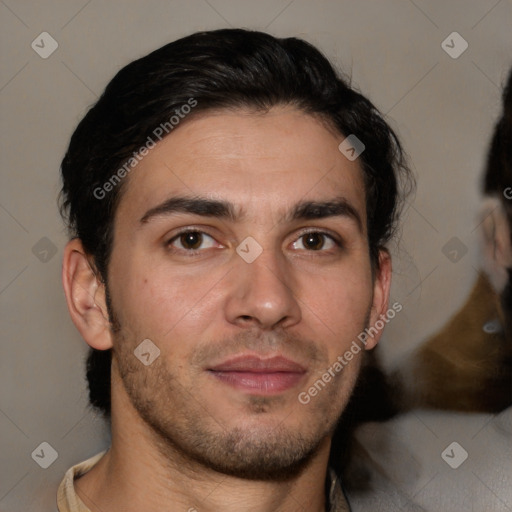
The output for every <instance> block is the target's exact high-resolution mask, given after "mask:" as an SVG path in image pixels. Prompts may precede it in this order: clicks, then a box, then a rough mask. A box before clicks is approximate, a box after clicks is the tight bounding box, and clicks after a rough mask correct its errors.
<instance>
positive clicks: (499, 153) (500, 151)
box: [483, 69, 512, 236]
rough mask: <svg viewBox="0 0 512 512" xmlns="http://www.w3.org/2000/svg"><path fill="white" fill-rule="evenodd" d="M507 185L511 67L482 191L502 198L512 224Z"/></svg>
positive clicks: (511, 180) (511, 144)
mask: <svg viewBox="0 0 512 512" xmlns="http://www.w3.org/2000/svg"><path fill="white" fill-rule="evenodd" d="M508 187H512V69H511V70H510V71H509V75H508V80H507V83H506V85H505V89H504V91H503V113H502V115H501V118H500V119H499V121H498V122H497V123H496V126H495V128H494V133H493V135H492V139H491V145H490V148H489V153H488V155H487V165H486V168H485V173H484V179H483V189H484V193H485V194H488V195H497V196H498V197H500V198H501V199H502V202H503V204H504V206H505V211H506V212H507V216H508V220H509V222H510V225H511V226H512V200H510V199H508V200H506V199H505V196H504V192H505V190H506V189H507V188H508ZM511 236H512V235H511Z"/></svg>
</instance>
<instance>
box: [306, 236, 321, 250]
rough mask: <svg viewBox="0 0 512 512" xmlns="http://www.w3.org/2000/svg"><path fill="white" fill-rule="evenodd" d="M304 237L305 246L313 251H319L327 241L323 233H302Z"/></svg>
mask: <svg viewBox="0 0 512 512" xmlns="http://www.w3.org/2000/svg"><path fill="white" fill-rule="evenodd" d="M302 239H303V244H304V247H306V249H310V250H313V251H318V250H319V249H321V248H322V247H323V246H324V243H325V235H323V234H322V233H306V234H305V235H302Z"/></svg>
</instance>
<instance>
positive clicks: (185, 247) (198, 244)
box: [167, 230, 215, 252]
mask: <svg viewBox="0 0 512 512" xmlns="http://www.w3.org/2000/svg"><path fill="white" fill-rule="evenodd" d="M167 245H168V246H169V247H171V248H172V249H177V250H178V251H182V252H183V251H186V252H193V251H199V250H202V249H210V248H212V247H215V240H214V239H213V238H212V237H211V236H210V235H207V234H206V233H203V232H202V231H192V230H191V231H183V232H182V233H178V234H177V235H176V236H175V237H174V238H172V239H171V240H169V242H167Z"/></svg>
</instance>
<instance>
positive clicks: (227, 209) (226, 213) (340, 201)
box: [139, 196, 363, 232]
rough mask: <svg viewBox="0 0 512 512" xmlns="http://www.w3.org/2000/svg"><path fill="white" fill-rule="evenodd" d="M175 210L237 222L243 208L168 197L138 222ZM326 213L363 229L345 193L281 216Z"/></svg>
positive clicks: (313, 216) (291, 217)
mask: <svg viewBox="0 0 512 512" xmlns="http://www.w3.org/2000/svg"><path fill="white" fill-rule="evenodd" d="M176 213H186V214H192V215H200V216H203V217H216V218H220V219H226V220H230V221H232V222H236V221H237V220H240V219H241V218H242V217H243V214H242V210H241V209H239V208H238V209H237V207H236V206H235V205H234V204H233V203H230V202H228V201H223V200H216V199H208V198H205V197H186V196H178V197H171V198H169V199H167V200H166V201H164V202H163V203H161V204H159V205H157V206H155V207H153V208H151V209H149V210H148V211H147V212H146V213H145V214H144V215H143V216H142V217H141V218H140V221H139V223H140V224H141V225H143V224H147V223H148V222H149V221H150V220H151V219H153V218H155V217H163V216H169V215H173V214H176ZM329 217H345V218H348V219H350V220H352V221H354V222H355V223H356V224H357V227H358V229H359V231H361V232H363V221H362V219H361V216H360V215H359V212H358V211H357V209H356V208H355V207H354V206H353V205H352V204H351V203H350V202H349V201H348V200H347V199H346V198H344V197H341V196H338V197H336V198H334V199H332V200H329V201H301V202H299V203H297V204H296V205H294V207H293V208H292V209H291V211H290V212H288V213H287V214H286V215H285V216H284V219H283V220H285V221H288V222H290V221H294V220H316V219H325V218H329Z"/></svg>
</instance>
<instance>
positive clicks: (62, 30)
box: [0, 0, 512, 511]
mask: <svg viewBox="0 0 512 512" xmlns="http://www.w3.org/2000/svg"><path fill="white" fill-rule="evenodd" d="M0 16H1V21H0V24H1V25H0V38H1V39H0V40H1V48H2V49H1V61H2V75H1V79H0V104H1V110H2V121H1V131H2V138H1V139H2V143H1V144H2V146H1V150H0V154H1V159H2V170H1V189H0V229H1V233H2V244H1V247H0V251H1V253H0V263H1V270H0V303H1V321H2V344H1V355H0V438H1V444H2V446H1V451H0V457H1V460H0V510H2V511H15V510H16V511H22V510H23V511H25V510H34V511H39V510H54V509H55V492H56V488H57V486H58V483H59V482H60V480H61V478H62V477H63V475H64V472H65V471H66V469H68V467H70V466H71V465H73V464H76V463H77V462H79V461H81V460H83V459H85V458H87V457H89V456H92V455H93V454H95V453H97V452H98V451H100V450H101V449H103V448H104V447H106V446H107V444H108V433H107V432H106V431H105V429H104V428H103V426H102V422H101V420H99V419H98V418H97V417H96V416H95V415H94V414H93V413H92V412H90V411H89V410H88V409H87V391H86V385H85V378H84V369H83V360H84V355H85V354H86V348H87V347H86V345H85V343H84V342H83V341H82V340H81V338H80V336H79V335H78V333H77V332H76V331H75V328H74V326H73V324H72V323H71V320H70V319H69V317H68V313H67V309H66V305H65V301H64V295H63V291H62V287H61V281H60V270H61V257H62V250H63V247H64V245H65V242H66V235H65V232H64V229H63V226H62V223H61V221H60V217H59V215H58V212H57V208H56V197H57V193H58V190H59V176H58V170H59V165H60V161H61V159H62V156H63V153H64V151H65V148H66V146H67V143H68V141H69V137H70V135H71V133H72V130H73V129H74V127H75V126H76V124H77V123H78V121H79V120H80V118H81V117H82V116H83V115H84V113H85V112H86V110H87V108H88V107H89V106H90V105H91V104H93V103H94V102H95V101H96V99H97V98H98V96H99V95H100V94H101V92H102V90H103V89H104V87H105V85H106V84H107V82H108V81H109V80H110V79H111V78H112V77H113V75H114V74H115V72H116V71H117V70H119V69H120V68H121V67H122V66H124V65H125V64H127V63H128V62H130V61H132V60H133V59H135V58H137V57H140V56H142V55H144V54H146V53H148V52H149V51H151V50H153V49H156V48H157V47H160V46H162V45H163V44H165V43H167V42H169V41H172V40H174V39H177V38H179V37H181V36H184V35H187V34H189V33H191V32H194V31H197V30H204V29H215V28H222V27H229V26H233V27H246V28H253V29H258V30H265V31H268V32H270V33H272V34H274V35H277V36H299V37H302V38H304V39H306V40H308V41H310V42H312V43H313V44H315V45H318V46H319V47H320V48H321V49H322V50H323V51H324V52H325V53H326V54H327V55H328V57H330V58H331V60H332V61H333V62H334V63H335V65H337V66H338V67H340V68H341V69H343V70H344V71H345V72H346V73H348V74H350V75H351V76H352V79H353V83H354V84H355V85H356V86H357V87H358V88H359V89H360V90H361V91H362V92H363V93H365V94H367V95H368V96H369V97H370V98H371V99H372V101H373V102H374V103H375V104H376V105H377V107H378V108H379V109H380V110H381V111H382V112H384V113H386V114H387V115H388V116H389V119H390V122H391V124H392V126H393V127H394V128H396V129H397V131H398V132H399V134H400V136H401V138H402V141H403V143H404V146H405V148H406V150H407V152H408V153H409V155H410V159H411V162H412V165H413V168H414V170H415V173H416V176H417V179H418V189H417V193H416V195H415V197H411V198H410V201H409V204H408V205H407V209H406V213H405V217H404V220H405V221H404V228H403V233H402V236H401V237H400V240H399V245H398V247H395V248H394V252H395V253H396V254H395V270H396V273H395V281H394V286H393V293H392V295H393V300H399V301H400V302H401V303H402V304H403V305H404V310H403V311H402V312H401V313H400V314H399V315H397V317H396V318H395V319H394V320H393V321H392V322H391V323H390V324H389V326H388V328H387V332H386V335H385V339H384V345H385V362H386V365H388V366H391V365H393V364H394V363H395V362H396V361H398V360H399V359H400V358H401V357H402V356H403V355H404V354H406V353H407V351H409V350H410V349H411V348H413V347H415V346H417V344H418V343H420V342H421V341H422V340H424V339H425V338H426V337H427V336H428V335H429V334H431V333H433V332H434V331H435V330H436V329H437V328H439V327H440V326H441V325H442V324H443V323H444V322H445V321H446V320H447V319H448V318H449V316H450V315H451V314H452V313H453V312H454V311H455V310H456V309H457V307H458V306H460V305H461V303H462V301H463V300H464V298H465V296H466V295H467V293H468V291H469V290H470V288H471V286H472V284H473V282H474V280H475V277H476V269H477V268H478V266H479V254H478V252H479V251H478V230H477V229H475V228H476V226H477V223H478V222H477V213H478V210H479V205H480V201H481V198H480V194H479V179H480V175H481V172H482V168H483V162H484V156H485V152H486V149H487V146H488V141H489V138H490V134H491V131H492V127H493V124H494V122H495V120H496V118H497V116H498V113H499V111H500V95H501V86H502V84H503V83H504V80H505V78H506V74H507V70H508V68H509V67H510V65H512V30H511V28H512V3H511V2H510V0H501V1H497V0H478V1H476V0H472V1H467V0H458V1H452V2H446V1H443V0H433V1H426V0H415V1H414V2H413V1H406V0H400V1H399V0H385V1H382V0H362V1H329V0H325V1H317V2H313V1H307V0H292V1H290V0H271V1H270V0H264V1H259V2H249V1H236V2H235V1H232V0H208V1H206V0H191V1H163V0H151V1H147V2H142V1H140V0H139V1H137V0H130V1H124V2H114V1H109V2H100V1H99V0H91V1H89V2H87V1H84V0H76V1H75V0H73V1H65V2H64V1H63V0H60V1H57V0H54V1H46V2H37V1H36V0H25V1H24V0H18V1H16V0H2V1H0ZM44 31H46V32H48V33H49V34H51V36H52V37H53V38H54V39H55V40H56V41H57V43H58V48H57V50H56V51H55V52H54V53H53V54H52V55H50V56H49V57H48V58H47V59H43V58H41V57H40V56H39V55H38V54H37V53H36V51H34V50H33V49H32V47H31V43H32V41H34V40H36V38H38V36H39V34H41V33H42V32H44ZM454 31H456V32H458V33H460V34H461V35H462V37H463V38H464V39H465V40H466V41H467V43H468V44H469V46H468V49H467V50H466V51H465V52H464V53H462V55H460V56H459V57H458V58H457V59H453V58H451V57H450V56H449V55H448V54H447V53H446V52H445V51H444V50H443V48H442V47H441V43H442V41H443V40H445V39H446V38H447V36H448V35H449V34H451V33H452V32H454ZM37 41H40V39H39V38H38V39H37V40H36V42H37ZM46 48H48V46H46ZM452 237H457V238H458V239H459V240H460V242H461V243H462V244H464V246H465V247H467V249H468V252H467V254H465V255H464V256H463V257H462V258H461V259H460V260H459V261H457V262H455V263H454V262H452V261H450V260H449V259H448V258H447V257H446V256H445V254H444V253H443V252H442V249H443V247H444V246H445V244H446V243H447V242H448V241H449V240H450V239H451V238H452ZM41 239H43V240H41ZM54 252H55V254H54ZM470 420H471V421H472V422H473V423H472V425H473V427H471V428H472V429H473V430H471V428H469V427H467V425H468V424H469V423H471V421H468V420H467V418H466V417H465V416H464V417H461V416H459V415H436V414H432V413H417V414H415V415H413V416H409V417H407V418H405V419H404V420H403V422H402V424H401V426H399V427H397V428H402V429H404V432H410V435H411V436H412V438H411V439H413V438H414V435H418V436H419V437H420V438H421V439H420V440H419V441H418V443H419V444H421V445H422V446H423V452H422V454H421V459H420V460H419V461H418V460H417V459H418V457H419V456H418V455H414V454H412V455H410V450H412V449H413V448H411V446H412V447H414V445H415V443H414V442H411V446H409V447H408V448H407V450H409V451H408V453H407V454H406V457H407V456H411V457H412V458H414V459H415V460H416V462H417V463H418V464H419V465H420V467H421V471H420V473H421V475H420V476H421V478H419V479H416V480H413V481H411V479H410V478H409V479H408V481H406V482H405V481H404V483H403V486H404V487H403V490H404V492H405V493H408V494H409V495H414V494H415V495H416V496H417V499H418V500H419V501H421V502H422V504H423V505H424V506H425V507H427V508H429V507H432V505H429V504H430V503H431V502H430V501H429V499H430V498H431V497H432V495H434V494H436V493H437V494H439V493H444V492H446V493H450V492H452V493H453V486H457V485H458V486H459V487H458V491H457V492H458V493H459V494H460V496H463V495H466V494H468V493H469V495H471V493H474V494H475V496H476V498H474V499H470V501H469V505H470V506H471V507H473V506H475V507H476V508H471V509H472V510H484V509H485V508H482V509H480V508H478V505H475V503H477V502H478V499H481V503H491V504H492V507H491V508H487V510H512V499H511V497H510V496H509V495H508V496H505V495H500V491H499V490H496V489H493V486H492V484H490V483H489V482H487V483H486V482H485V481H484V484H483V485H480V484H478V482H477V480H476V479H473V480H474V481H473V480H471V479H468V478H469V477H468V478H466V479H461V480H460V481H455V483H453V482H451V483H450V485H448V484H446V485H445V487H443V481H445V479H444V477H443V474H444V473H443V472H446V471H451V472H452V473H450V475H454V474H456V473H453V471H454V470H452V469H451V468H448V467H447V466H446V465H445V463H444V461H442V459H441V457H440V453H441V451H442V450H443V449H444V448H445V447H446V446H447V445H448V444H449V443H450V442H451V441H453V440H457V439H465V441H461V444H464V443H465V444H464V447H465V448H466V450H468V452H469V454H470V455H469V456H470V458H471V457H472V456H473V455H472V454H476V453H481V457H485V454H486V445H485V443H484V441H482V439H484V438H485V435H484V434H485V431H488V432H492V428H489V426H491V425H493V421H494V420H493V418H492V417H486V416H485V415H484V416H481V415H479V416H472V417H471V418H470ZM468 428H469V430H468ZM421 429H423V430H421ZM479 429H480V430H479ZM427 430H428V431H430V433H429V432H428V431H427ZM477 431H478V432H480V434H479V435H478V436H476V437H475V436H473V437H472V438H471V440H469V439H470V435H469V434H468V432H469V433H470V434H471V435H473V433H474V432H477ZM481 431H482V432H484V434H482V433H481ZM415 432H416V434H415ZM404 435H405V434H404ZM429 436H430V437H429ZM434 436H435V437H434ZM466 438H467V439H466ZM486 439H487V438H486ZM43 441H46V442H48V443H50V444H51V446H53V447H54V448H55V450H56V451H57V452H58V458H57V460H56V461H55V462H54V463H53V464H52V465H51V466H50V467H49V468H48V469H42V468H40V467H39V466H38V465H37V464H36V463H35V462H34V460H33V459H32V458H31V453H32V452H33V451H34V449H36V447H38V446H39V445H40V443H41V442H43ZM485 442H488V441H485ZM425 447H427V449H428V456H427V455H425ZM473 459H474V457H473ZM478 467H479V465H478V464H476V465H475V466H474V467H471V472H472V473H473V474H477V477H478ZM446 468H447V469H446ZM457 471H460V470H457ZM457 474H459V473H457ZM432 475H436V476H435V477H432ZM431 477H432V478H431ZM453 478H454V477H452V479H453ZM479 478H480V480H485V479H484V478H483V477H479ZM429 479H430V480H429ZM406 480H407V479H406ZM432 482H434V483H432ZM435 482H437V485H435ZM429 489H430V490H429ZM419 490H421V493H420V492H419ZM477 495H478V496H477ZM429 496H430V498H429ZM475 499H476V501H475ZM460 503H462V501H461V502H460ZM465 506H468V504H466V505H465ZM397 507H398V505H397ZM482 507H483V505H482ZM429 509H432V510H435V508H429ZM467 509H468V510H469V508H467ZM397 510H398V508H397ZM445 510H448V509H445ZM453 510H462V508H460V509H459V508H457V506H454V508H453Z"/></svg>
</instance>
